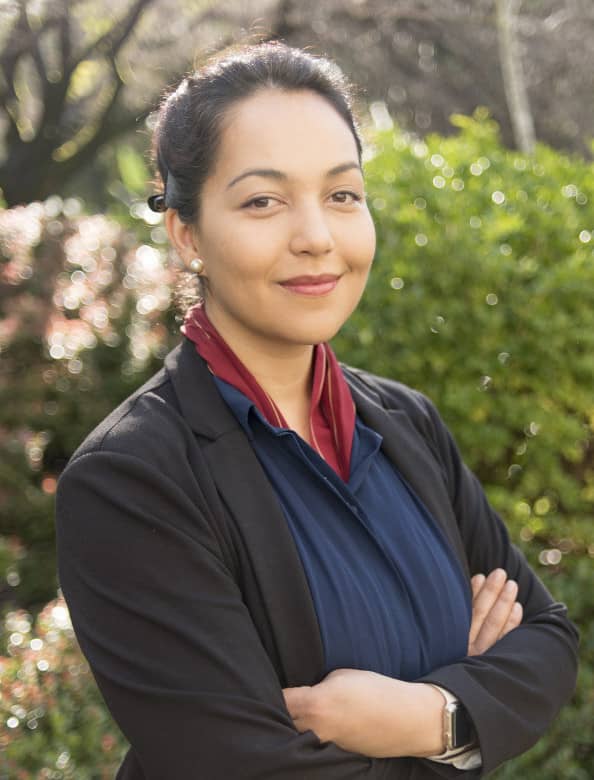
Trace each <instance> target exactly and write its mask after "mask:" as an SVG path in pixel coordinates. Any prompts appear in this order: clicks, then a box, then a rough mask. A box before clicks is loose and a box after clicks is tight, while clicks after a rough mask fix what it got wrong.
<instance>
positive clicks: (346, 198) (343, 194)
mask: <svg viewBox="0 0 594 780" xmlns="http://www.w3.org/2000/svg"><path fill="white" fill-rule="evenodd" d="M332 197H333V198H334V199H335V202H336V203H360V202H361V200H362V197H361V196H360V195H359V194H358V193H356V192H352V191H351V190H339V191H338V192H334V193H333V194H332Z"/></svg>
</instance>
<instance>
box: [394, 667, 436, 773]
mask: <svg viewBox="0 0 594 780" xmlns="http://www.w3.org/2000/svg"><path fill="white" fill-rule="evenodd" d="M385 679H386V683H387V684H388V687H389V692H388V691H386V693H387V695H386V696H385V698H384V699H383V705H384V710H383V713H382V718H381V720H382V723H383V724H384V728H385V732H384V733H385V737H386V739H387V741H388V742H389V743H390V748H391V749H390V750H389V751H387V752H385V753H384V755H386V756H388V755H389V756H392V757H397V756H410V757H413V758H427V757H429V756H432V755H436V754H439V753H441V752H442V751H443V749H444V734H443V710H444V698H443V696H442V695H441V693H440V692H439V691H438V690H437V689H436V688H433V687H432V686H431V685H429V684H427V683H409V682H403V681H401V680H395V679H392V678H385Z"/></svg>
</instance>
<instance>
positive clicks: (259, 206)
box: [242, 195, 278, 211]
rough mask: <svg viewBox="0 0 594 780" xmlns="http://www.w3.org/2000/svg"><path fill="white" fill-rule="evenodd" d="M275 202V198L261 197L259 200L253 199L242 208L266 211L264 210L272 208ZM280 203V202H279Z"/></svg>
mask: <svg viewBox="0 0 594 780" xmlns="http://www.w3.org/2000/svg"><path fill="white" fill-rule="evenodd" d="M273 201H275V198H271V197H269V196H267V195H260V196H259V197H258V198H252V199H251V200H248V201H247V202H246V203H244V204H243V206H242V208H244V209H249V208H251V207H253V208H254V209H256V210H257V211H264V209H266V208H268V206H270V204H271V202H273ZM277 202H278V201H277Z"/></svg>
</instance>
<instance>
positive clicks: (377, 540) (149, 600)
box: [57, 44, 577, 780]
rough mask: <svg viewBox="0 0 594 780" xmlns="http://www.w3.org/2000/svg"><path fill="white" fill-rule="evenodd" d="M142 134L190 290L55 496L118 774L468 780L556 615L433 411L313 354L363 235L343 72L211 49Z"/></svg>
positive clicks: (359, 259) (360, 263)
mask: <svg viewBox="0 0 594 780" xmlns="http://www.w3.org/2000/svg"><path fill="white" fill-rule="evenodd" d="M154 148H155V156H156V160H157V164H158V167H159V172H160V176H161V179H162V182H163V185H164V192H163V193H162V194H160V195H157V196H153V197H152V198H151V199H150V204H151V206H152V207H153V208H155V209H157V210H162V211H164V212H165V224H166V227H167V231H168V235H169V237H170V240H171V242H172V244H173V246H174V247H175V249H176V250H177V252H178V254H179V256H180V257H181V259H182V260H183V262H184V264H185V265H186V266H187V268H188V269H189V270H191V271H192V272H193V273H195V274H196V278H197V279H198V282H199V291H200V293H201V295H202V300H201V301H200V302H199V303H197V304H195V305H194V306H192V307H190V308H189V309H188V311H187V313H186V316H185V320H184V325H183V327H182V331H183V333H184V338H183V340H182V343H181V344H180V345H178V346H177V347H176V348H175V349H174V350H173V351H172V352H170V353H169V355H168V356H167V357H166V359H165V365H164V367H163V369H162V370H161V371H159V372H158V373H157V374H156V375H155V376H154V377H153V378H152V379H150V380H149V381H148V382H147V383H146V384H144V385H143V386H142V387H141V388H139V389H138V390H137V391H136V392H135V393H134V394H133V395H132V396H131V397H130V398H128V399H127V400H126V401H124V402H123V404H121V405H120V406H119V407H118V408H117V409H116V410H114V411H113V412H112V413H111V414H110V415H109V416H108V417H107V418H106V419H105V420H104V421H103V422H102V423H101V424H100V425H99V426H98V427H97V428H96V429H95V430H94V431H93V432H92V433H91V434H90V435H89V436H88V437H87V439H86V440H85V441H84V442H83V443H82V445H81V446H80V447H79V449H78V450H77V451H76V453H75V454H74V455H73V457H72V459H71V461H70V462H69V464H68V466H67V468H66V470H65V471H64V473H63V474H62V476H61V479H60V482H59V489H58V496H57V529H58V554H59V572H60V580H61V585H62V589H63V592H64V595H65V597H66V600H67V602H68V605H69V607H70V611H71V616H72V620H73V625H74V628H75V631H76V634H77V637H78V639H79V642H80V645H81V647H82V650H83V652H84V653H85V655H86V656H87V658H88V660H89V663H90V665H91V668H92V670H93V673H94V675H95V678H96V680H97V683H98V685H99V688H100V690H101V692H102V694H103V696H104V698H105V700H106V702H107V705H108V707H109V709H110V710H111V712H112V713H113V715H114V718H115V720H116V721H117V722H118V724H119V725H120V727H121V729H122V731H123V732H124V734H125V736H126V737H127V739H128V740H129V742H130V744H131V749H130V751H129V752H128V754H127V756H126V759H125V761H124V764H123V765H122V768H121V769H120V772H119V774H118V778H120V779H122V778H126V780H132V779H133V780H141V779H145V778H146V780H149V779H150V780H157V779H159V780H163V778H172V779H173V778H175V779H176V780H177V778H204V779H205V780H216V779H217V778H221V779H223V778H224V779H225V780H230V779H232V778H242V779H246V780H247V779H249V778H254V779H255V778H271V779H272V778H283V779H285V778H286V779H287V780H289V779H290V778H294V779H296V778H312V780H316V779H317V778H333V779H334V778H336V779H337V780H338V778H386V779H388V778H390V779H392V778H393V779H394V780H401V779H402V778H414V780H424V779H425V778H426V779H427V780H429V778H437V777H450V776H454V775H456V774H458V773H460V772H464V773H465V774H466V776H467V777H479V776H482V775H484V774H486V773H487V772H489V771H491V770H492V769H493V768H494V767H495V766H497V765H498V764H500V763H501V762H502V761H505V760H507V759H508V758H510V757H512V756H513V755H516V754H518V753H520V752H522V751H524V750H526V749H527V748H528V747H530V746H531V745H532V744H534V742H535V741H536V740H537V739H538V737H539V736H540V735H541V734H542V733H543V732H544V731H545V729H546V728H547V727H548V725H549V724H550V722H551V720H552V719H553V718H554V717H555V715H556V713H557V712H558V710H559V709H560V707H561V706H562V704H563V703H564V702H565V701H566V700H567V699H568V698H569V696H570V695H571V693H572V691H573V687H574V684H575V674H576V645H577V636H576V631H575V629H574V627H573V625H572V624H571V623H570V622H569V621H568V619H567V616H566V610H565V608H564V606H563V605H562V604H558V603H555V602H554V601H553V599H552V598H551V596H550V594H549V593H548V592H547V591H546V589H545V588H544V587H543V585H542V584H541V583H540V582H539V580H538V579H537V578H536V576H535V575H534V573H533V572H532V571H531V569H530V568H529V567H528V565H527V563H526V562H525V560H524V558H523V557H522V555H521V553H520V552H519V551H518V550H517V549H516V548H515V547H514V546H513V545H511V544H510V541H509V538H508V535H507V532H506V530H505V527H504V525H503V523H502V522H501V520H500V519H499V517H498V516H497V515H496V514H495V513H494V511H493V510H492V509H491V508H490V507H489V506H488V504H487V502H486V500H485V497H484V495H483V492H482V490H481V488H480V486H479V485H478V483H477V481H476V479H475V478H474V477H473V475H472V474H471V473H470V472H469V471H468V470H467V469H466V467H465V466H464V465H463V463H462V461H461V459H460V456H459V454H458V451H457V449H456V446H455V444H454V442H453V440H452V438H451V436H450V435H449V433H448V431H447V429H446V428H445V426H444V424H443V422H442V421H441V419H440V417H439V415H438V414H437V412H436V410H435V408H434V407H433V406H432V405H431V403H430V402H429V401H428V400H427V399H426V398H425V397H424V396H422V395H421V394H420V393H418V392H417V391H414V390H411V389H410V388H407V387H406V386H404V385H401V384H400V383H398V382H395V381H393V380H389V379H383V378H381V377H377V376H373V375H371V374H369V373H367V372H365V371H363V370H358V369H354V368H351V367H348V366H345V365H342V364H339V363H338V362H337V360H336V358H335V356H334V354H333V352H332V350H331V349H330V347H329V346H328V343H327V342H328V341H329V339H331V338H332V337H333V336H334V335H335V334H336V333H337V331H338V330H339V329H340V327H341V326H342V325H343V323H344V322H345V321H346V319H347V318H348V317H349V315H350V314H351V313H352V311H353V310H354V308H355V307H356V305H357V303H358V301H359V299H360V297H361V295H362V293H363V290H364V287H365V283H366V279H367V276H368V273H369V271H370V267H371V263H372V260H373V255H374V250H375V234H374V228H373V223H372V220H371V218H370V215H369V212H368V210H367V207H366V203H365V192H364V181H363V175H362V170H361V142H360V139H359V135H358V131H357V126H356V124H355V120H354V118H353V115H352V112H351V107H350V101H349V95H348V90H347V87H346V84H345V82H344V79H343V78H342V76H341V74H340V73H339V72H338V70H337V69H336V67H335V66H333V65H332V64H331V63H329V62H328V61H326V60H323V59H316V58H314V57H312V56H310V55H308V54H306V53H304V52H302V51H299V50H295V49H290V48H289V47H286V46H284V45H281V44H262V45H259V46H255V47H246V48H244V49H240V50H236V51H231V52H227V53H223V54H221V55H219V56H218V57H216V58H214V59H213V60H212V61H211V62H210V63H209V64H207V65H206V66H205V67H204V68H202V69H201V70H200V71H198V72H197V73H196V74H194V75H193V76H192V77H188V78H186V79H184V81H183V82H182V83H181V85H180V86H179V87H178V88H177V90H176V91H175V92H174V93H172V94H171V95H170V96H169V97H168V98H167V99H166V100H165V101H164V102H163V104H162V106H161V109H160V113H159V119H158V123H157V125H156V129H155V139H154ZM488 572H490V573H489V575H488V577H487V578H485V577H484V576H483V574H482V573H488ZM508 578H509V579H508ZM552 671H553V673H551V672H552ZM452 729H453V732H454V733H450V732H451V730H452Z"/></svg>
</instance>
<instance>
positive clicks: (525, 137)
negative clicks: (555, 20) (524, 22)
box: [496, 0, 536, 154]
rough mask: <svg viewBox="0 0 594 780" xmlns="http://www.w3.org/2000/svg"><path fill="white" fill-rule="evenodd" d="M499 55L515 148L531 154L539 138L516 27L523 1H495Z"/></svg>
mask: <svg viewBox="0 0 594 780" xmlns="http://www.w3.org/2000/svg"><path fill="white" fill-rule="evenodd" d="M496 7H497V32H498V43H499V56H500V60H501V72H502V74H503V85H504V88H505V96H506V99H507V107H508V111H509V115H510V119H511V123H512V128H513V131H514V138H515V141H516V146H517V147H518V149H519V150H520V151H522V152H525V153H527V154H532V152H533V151H534V144H535V143H536V135H535V131H534V120H533V118H532V112H531V110H530V101H529V99H528V90H527V89H526V81H525V79H524V69H523V67H522V58H521V55H520V52H519V51H518V41H517V38H516V33H515V27H516V19H517V17H518V13H519V10H520V0H496Z"/></svg>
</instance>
